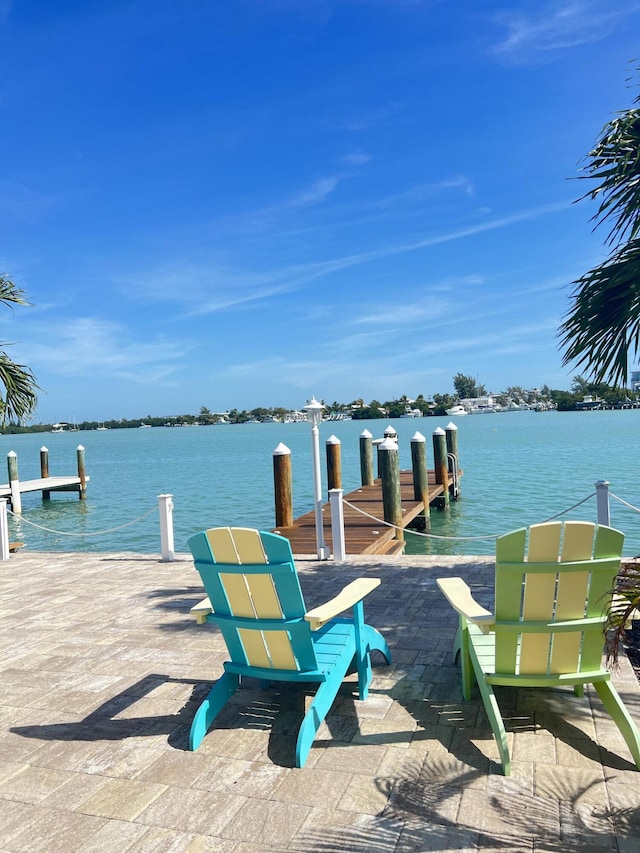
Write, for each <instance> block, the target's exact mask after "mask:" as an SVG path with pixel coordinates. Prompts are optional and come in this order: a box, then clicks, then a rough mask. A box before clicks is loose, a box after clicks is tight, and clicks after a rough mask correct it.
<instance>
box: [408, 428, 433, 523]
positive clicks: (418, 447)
mask: <svg viewBox="0 0 640 853" xmlns="http://www.w3.org/2000/svg"><path fill="white" fill-rule="evenodd" d="M411 468H412V471H413V496H414V498H415V499H416V500H417V501H422V502H423V503H424V523H425V530H427V531H428V530H430V529H431V513H430V509H429V475H428V473H427V442H426V439H425V437H424V436H423V435H422V433H421V432H416V433H415V434H414V435H413V436H412V438H411Z"/></svg>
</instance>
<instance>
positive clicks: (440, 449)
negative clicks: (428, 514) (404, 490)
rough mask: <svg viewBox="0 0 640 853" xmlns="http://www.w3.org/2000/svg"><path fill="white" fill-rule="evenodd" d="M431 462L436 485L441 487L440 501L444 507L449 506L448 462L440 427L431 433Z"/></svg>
mask: <svg viewBox="0 0 640 853" xmlns="http://www.w3.org/2000/svg"><path fill="white" fill-rule="evenodd" d="M433 462H434V468H435V474H436V483H437V484H438V485H439V486H442V489H443V491H442V500H443V502H444V503H443V505H444V506H445V507H448V506H449V462H448V459H447V436H446V433H445V431H444V430H443V429H442V427H438V428H437V429H435V430H434V431H433Z"/></svg>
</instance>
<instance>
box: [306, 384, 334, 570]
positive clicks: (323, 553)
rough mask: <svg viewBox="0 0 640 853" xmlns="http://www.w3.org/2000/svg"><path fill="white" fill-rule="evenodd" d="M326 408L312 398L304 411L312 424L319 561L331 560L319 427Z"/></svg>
mask: <svg viewBox="0 0 640 853" xmlns="http://www.w3.org/2000/svg"><path fill="white" fill-rule="evenodd" d="M323 409H324V406H323V405H322V403H319V402H318V401H317V400H316V398H315V397H312V398H311V399H310V400H309V402H308V403H307V405H306V406H303V407H302V410H303V411H304V412H306V414H307V420H308V421H309V423H310V424H311V452H312V454H313V492H314V503H315V515H316V547H317V551H318V559H319V560H327V559H328V558H329V549H328V548H327V546H326V545H325V543H324V528H323V521H322V479H321V476H320V430H319V429H318V425H319V423H320V421H321V420H322V410H323Z"/></svg>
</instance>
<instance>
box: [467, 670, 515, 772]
mask: <svg viewBox="0 0 640 853" xmlns="http://www.w3.org/2000/svg"><path fill="white" fill-rule="evenodd" d="M476 680H477V682H478V687H479V688H480V695H481V696H482V701H483V703H484V709H485V711H486V712H487V717H488V718H489V723H490V724H491V731H492V732H493V736H494V738H495V741H496V744H497V746H498V753H499V754H500V762H501V764H502V772H503V773H504V775H505V776H510V775H511V759H510V758H509V747H508V746H507V732H506V731H505V727H504V723H503V722H502V714H501V713H500V708H499V707H498V701H497V699H496V696H495V693H494V692H493V687H492V686H491V685H490V684H487V682H486V681H485V680H484V678H482V677H481V676H478V678H477V679H476Z"/></svg>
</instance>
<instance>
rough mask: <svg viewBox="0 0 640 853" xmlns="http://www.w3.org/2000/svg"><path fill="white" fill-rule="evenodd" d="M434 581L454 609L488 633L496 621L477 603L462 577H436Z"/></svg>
mask: <svg viewBox="0 0 640 853" xmlns="http://www.w3.org/2000/svg"><path fill="white" fill-rule="evenodd" d="M436 583H437V584H438V586H439V587H440V590H441V591H442V593H443V594H444V596H445V598H446V599H447V601H448V602H449V604H450V605H451V606H452V607H453V609H454V610H457V611H458V613H460V614H461V615H462V616H464V617H465V619H468V620H469V621H470V622H473V623H474V624H476V625H477V626H478V627H479V628H480V630H481V631H482V632H483V633H485V634H486V633H488V631H489V627H490V626H491V625H493V623H494V622H495V621H496V620H495V616H494V615H493V613H491V612H490V611H489V610H485V608H484V607H482V606H481V605H480V604H478V602H477V601H476V600H475V598H474V597H473V596H472V595H471V590H470V589H469V587H468V586H467V584H466V583H465V582H464V581H463V580H462V578H438V579H437V580H436Z"/></svg>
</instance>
